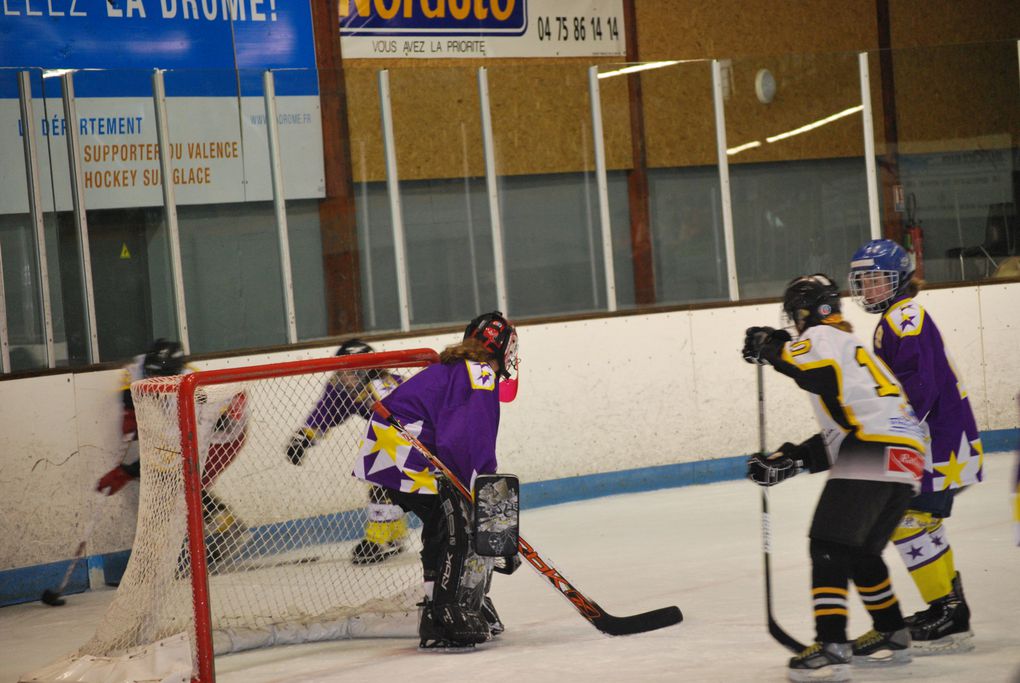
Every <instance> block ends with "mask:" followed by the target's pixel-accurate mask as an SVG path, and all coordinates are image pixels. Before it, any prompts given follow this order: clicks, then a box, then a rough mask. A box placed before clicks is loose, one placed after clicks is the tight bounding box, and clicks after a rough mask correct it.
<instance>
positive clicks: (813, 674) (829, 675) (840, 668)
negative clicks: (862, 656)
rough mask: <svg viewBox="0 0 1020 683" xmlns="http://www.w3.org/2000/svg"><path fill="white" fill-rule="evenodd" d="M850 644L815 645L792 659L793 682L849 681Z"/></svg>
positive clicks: (791, 673) (790, 677) (788, 672)
mask: <svg viewBox="0 0 1020 683" xmlns="http://www.w3.org/2000/svg"><path fill="white" fill-rule="evenodd" d="M851 654H852V648H851V645H850V643H815V644H813V645H809V646H808V647H806V648H804V650H803V651H802V652H801V653H800V654H799V655H797V656H796V657H791V658H790V664H789V668H788V669H787V676H788V677H789V679H790V680H791V681H798V682H800V681H849V680H850V658H851Z"/></svg>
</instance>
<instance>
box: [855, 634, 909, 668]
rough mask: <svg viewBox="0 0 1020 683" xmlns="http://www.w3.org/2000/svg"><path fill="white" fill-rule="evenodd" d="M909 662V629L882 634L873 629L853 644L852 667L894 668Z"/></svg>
mask: <svg viewBox="0 0 1020 683" xmlns="http://www.w3.org/2000/svg"><path fill="white" fill-rule="evenodd" d="M910 660H911V654H910V629H908V628H907V627H903V628H901V629H900V630H898V631H891V632H888V633H883V632H881V631H876V630H874V629H872V630H870V631H868V632H867V633H865V634H864V635H863V636H861V637H859V638H857V639H856V640H854V642H853V663H854V666H895V665H899V664H907V663H909V662H910Z"/></svg>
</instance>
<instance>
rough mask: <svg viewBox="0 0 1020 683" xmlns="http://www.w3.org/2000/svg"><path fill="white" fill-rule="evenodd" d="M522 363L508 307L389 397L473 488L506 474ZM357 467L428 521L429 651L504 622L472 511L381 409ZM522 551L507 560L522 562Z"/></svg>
mask: <svg viewBox="0 0 1020 683" xmlns="http://www.w3.org/2000/svg"><path fill="white" fill-rule="evenodd" d="M516 368H517V332H516V330H515V329H514V327H513V325H512V324H511V323H510V321H508V320H507V319H506V318H504V317H503V315H502V314H501V313H500V312H499V311H494V312H492V313H487V314H484V315H481V316H479V317H477V318H475V319H474V320H472V321H471V322H470V323H469V324H468V326H467V328H466V329H465V331H464V338H463V340H462V341H461V342H460V343H458V344H456V345H453V346H450V347H447V348H446V350H445V351H443V353H442V354H441V355H440V362H439V363H438V364H436V365H431V366H429V367H427V368H425V369H424V370H422V371H421V372H419V373H418V374H417V375H415V376H414V377H412V378H410V379H409V380H407V381H406V382H404V383H403V384H401V385H400V386H399V387H397V388H396V389H395V390H394V391H393V393H391V394H390V395H389V396H387V397H386V398H384V399H383V400H382V403H383V405H384V406H385V407H386V408H387V409H389V411H390V412H391V413H392V414H393V416H394V417H395V418H396V419H397V420H398V421H399V422H400V423H401V424H402V425H404V427H405V428H406V429H407V431H408V432H410V433H411V434H413V435H414V436H415V437H417V439H418V440H419V441H420V442H421V443H422V444H423V445H424V446H425V447H427V448H428V449H429V451H431V452H432V453H434V454H435V455H436V456H437V457H438V458H439V459H440V460H442V461H443V463H444V464H445V465H446V466H447V467H448V468H449V469H450V470H451V471H452V472H453V474H455V475H456V477H457V478H458V479H459V480H460V481H461V482H462V483H463V484H464V485H465V486H467V487H469V488H471V487H472V485H473V483H474V480H475V477H476V476H477V475H479V474H493V473H495V472H496V432H497V430H498V429H499V411H500V407H499V406H500V393H501V392H500V391H499V389H498V385H499V384H500V383H503V382H505V381H507V380H509V379H510V371H511V370H515V369H516ZM354 475H355V476H356V477H358V478H359V479H364V480H365V481H368V482H370V483H373V484H376V485H378V486H381V487H383V488H385V489H386V491H387V494H388V495H389V496H390V498H391V499H392V500H393V501H394V502H395V503H397V504H398V505H399V506H400V507H402V508H403V509H404V510H406V511H408V512H413V513H415V514H416V515H417V516H418V517H419V518H420V519H421V520H422V544H423V549H422V552H421V561H422V570H423V578H424V582H425V601H424V603H423V609H422V616H421V620H420V622H419V625H418V634H419V637H420V639H421V645H420V647H421V648H422V649H429V648H436V649H451V648H463V647H471V646H473V645H474V644H476V643H481V642H484V641H486V640H488V639H489V638H491V637H492V636H494V635H496V634H497V633H500V632H501V631H502V630H503V625H502V624H501V623H500V621H499V617H498V615H497V614H496V611H495V609H494V608H493V607H492V602H491V601H490V600H489V599H488V597H487V596H486V595H485V593H486V591H487V590H488V584H489V581H490V579H491V572H492V562H491V560H489V559H488V558H482V557H479V556H478V555H476V554H475V553H474V551H473V550H472V549H471V543H470V528H471V519H472V510H471V506H470V503H468V502H467V501H466V500H465V499H464V498H463V497H461V496H460V495H459V494H458V492H457V491H456V490H455V489H454V488H453V485H452V484H451V483H450V482H448V481H447V480H446V479H445V478H444V477H443V476H442V475H440V474H439V473H437V472H436V471H435V470H434V469H433V468H432V467H431V465H430V464H429V462H428V460H427V459H426V458H425V457H424V456H423V455H422V454H421V453H420V452H419V451H418V450H417V449H416V448H415V447H414V446H413V445H412V444H411V443H410V442H409V441H407V440H406V439H405V438H404V437H402V436H401V434H400V432H399V431H398V430H397V429H396V428H395V427H394V426H393V425H391V424H389V423H388V422H386V421H385V420H383V419H382V418H380V417H375V418H374V419H372V420H371V421H370V423H369V426H368V430H367V432H366V434H365V438H364V440H363V441H362V446H361V450H360V452H359V457H358V459H357V461H356V464H355V470H354ZM516 557H517V556H516V555H515V556H513V558H507V561H508V562H509V563H510V566H507V567H505V568H504V570H510V571H512V569H514V568H515V563H516V562H517V560H516Z"/></svg>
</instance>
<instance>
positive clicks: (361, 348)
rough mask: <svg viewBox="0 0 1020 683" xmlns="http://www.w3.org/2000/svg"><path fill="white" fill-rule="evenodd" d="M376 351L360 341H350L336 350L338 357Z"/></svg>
mask: <svg viewBox="0 0 1020 683" xmlns="http://www.w3.org/2000/svg"><path fill="white" fill-rule="evenodd" d="M374 352H375V349H373V348H372V347H371V346H369V345H368V344H366V343H365V342H363V341H361V340H360V339H348V340H347V341H345V342H344V343H343V344H341V345H340V348H339V349H337V350H336V355H338V356H353V355H355V354H358V353H374Z"/></svg>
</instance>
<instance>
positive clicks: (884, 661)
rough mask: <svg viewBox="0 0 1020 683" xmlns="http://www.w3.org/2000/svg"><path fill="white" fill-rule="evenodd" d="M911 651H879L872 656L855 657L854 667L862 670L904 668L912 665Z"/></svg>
mask: <svg viewBox="0 0 1020 683" xmlns="http://www.w3.org/2000/svg"><path fill="white" fill-rule="evenodd" d="M911 659H913V657H912V656H911V654H910V650H879V651H878V652H874V653H872V654H870V655H854V657H853V665H854V666H857V667H861V668H869V667H872V668H877V667H884V666H902V665H903V664H910V660H911Z"/></svg>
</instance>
